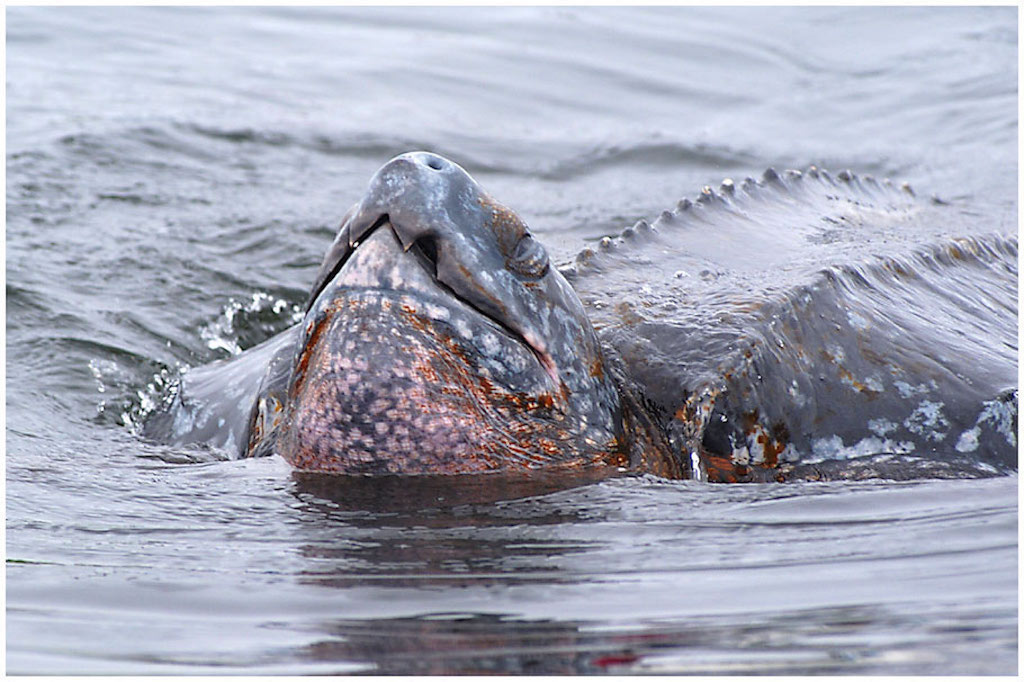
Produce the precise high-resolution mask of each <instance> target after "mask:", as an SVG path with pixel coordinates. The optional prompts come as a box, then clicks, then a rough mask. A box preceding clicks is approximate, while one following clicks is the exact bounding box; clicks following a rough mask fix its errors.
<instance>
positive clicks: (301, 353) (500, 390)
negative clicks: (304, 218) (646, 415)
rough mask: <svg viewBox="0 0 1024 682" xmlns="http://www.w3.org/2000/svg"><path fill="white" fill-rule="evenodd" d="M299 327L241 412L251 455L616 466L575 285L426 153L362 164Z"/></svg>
mask: <svg viewBox="0 0 1024 682" xmlns="http://www.w3.org/2000/svg"><path fill="white" fill-rule="evenodd" d="M300 329H301V332H300V333H299V335H298V342H297V345H296V347H295V349H294V354H293V356H292V361H291V371H290V376H289V378H288V381H287V389H286V391H285V392H284V394H283V395H281V396H280V397H278V398H276V399H274V402H273V409H268V408H267V407H266V403H264V406H263V408H262V410H261V409H259V408H258V409H256V410H254V414H253V422H254V423H253V427H252V428H251V433H250V444H249V449H248V450H249V453H250V454H252V453H255V452H257V451H259V450H263V451H266V450H267V449H268V448H269V447H271V446H272V448H273V451H274V452H276V453H277V454H279V455H281V456H282V457H284V458H285V459H286V460H287V461H288V462H290V463H291V464H292V465H293V466H295V467H296V468H297V469H299V470H305V471H320V472H333V473H359V474H394V473H401V474H424V473H434V474H438V473H440V474H458V473H479V472H488V471H517V470H519V471H521V470H530V469H537V468H541V467H544V468H548V469H552V468H566V469H577V468H582V467H590V466H602V467H608V466H609V465H612V466H613V467H614V466H625V465H626V464H628V462H629V456H628V452H627V446H626V441H625V437H624V433H623V415H622V406H621V403H620V398H619V394H618V392H617V390H616V387H615V386H614V384H613V382H612V380H611V378H610V377H609V376H608V375H607V373H606V372H605V371H604V358H603V357H602V353H601V349H600V346H599V344H598V341H597V338H596V336H595V333H594V330H593V327H592V326H591V324H590V322H589V321H588V319H587V316H586V314H585V313H584V311H583V308H582V306H581V304H580V302H579V299H578V298H577V296H576V294H575V292H574V291H573V290H572V288H571V286H570V285H569V284H568V283H567V282H566V280H565V279H564V278H563V277H562V275H561V274H560V273H559V272H558V270H557V269H555V268H554V267H552V266H551V264H550V263H549V260H548V255H547V253H546V252H545V250H544V247H543V246H541V244H540V243H539V242H537V241H536V240H534V239H533V237H532V236H531V234H530V231H529V229H528V228H527V226H526V224H525V223H524V222H523V221H522V220H521V219H520V218H519V216H517V215H516V214H515V213H514V212H513V211H511V210H510V209H508V208H506V207H505V206H502V205H501V204H499V203H497V202H496V201H495V200H494V199H492V198H491V197H490V196H489V195H487V194H486V193H485V192H484V191H483V190H482V189H481V188H480V187H479V186H478V185H477V184H476V182H474V181H473V179H472V178H470V177H469V175H468V174H467V173H466V172H465V171H464V170H463V169H462V168H461V167H459V166H458V165H456V164H454V163H452V162H450V161H448V160H446V159H443V158H441V157H439V156H436V155H433V154H428V153H424V152H414V153H409V154H403V155H402V156H399V157H397V158H395V159H393V160H392V161H390V162H389V163H388V164H386V165H385V166H384V167H383V168H381V169H380V171H378V172H377V174H376V175H375V176H374V177H373V179H372V180H371V181H370V185H369V188H368V190H367V192H366V194H365V196H364V197H363V199H362V201H360V203H359V204H357V205H356V206H355V207H354V208H353V209H352V210H351V211H349V214H348V215H347V216H346V218H345V221H344V223H343V225H342V227H341V230H340V232H339V234H338V237H337V239H336V240H335V242H334V244H333V245H332V246H331V248H330V249H329V250H328V252H327V255H326V256H325V258H324V262H323V264H322V266H321V268H320V271H319V273H318V275H317V277H316V280H315V284H314V286H313V289H312V293H311V295H310V300H309V302H308V310H307V312H306V315H305V318H304V320H303V322H302V324H301V326H300ZM613 470H614V469H613Z"/></svg>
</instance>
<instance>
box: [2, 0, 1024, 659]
mask: <svg viewBox="0 0 1024 682" xmlns="http://www.w3.org/2000/svg"><path fill="white" fill-rule="evenodd" d="M7 19H8V21H7V30H8V34H7V47H8V51H7V58H8V62H7V64H8V71H7V72H8V75H7V121H8V130H7V188H6V190H7V235H6V246H7V251H6V254H7V255H6V266H7V405H6V408H7V459H6V476H7V509H6V512H7V548H6V549H7V571H6V573H7V670H8V672H10V673H141V674H159V673H188V674H199V673H219V672H225V673H226V672H238V673H241V672H245V673H345V672H377V673H431V672H456V673H457V672H491V671H494V672H533V673H560V672H580V673H590V672H615V673H632V672H638V673H640V672H695V673H716V672H717V673H721V672H726V673H791V672H797V673H800V672H820V673H847V672H855V673H893V674H931V673H946V674H970V673H1001V674H1013V673H1015V672H1016V670H1017V581H1016V576H1017V484H1018V482H1017V476H1016V474H1014V475H1010V476H1002V477H995V478H989V479H978V480H954V481H928V480H926V481H916V482H887V481H865V482H848V483H817V484H812V483H802V484H792V485H734V486H722V485H708V484H702V483H697V482H667V481H661V480H658V479H655V478H651V477H631V478H621V479H615V480H608V481H604V482H600V483H596V484H590V485H581V486H579V487H575V488H572V489H568V490H561V491H552V490H550V489H549V488H545V487H544V485H543V484H542V483H541V484H539V488H537V489H521V488H516V489H514V490H510V491H509V495H508V498H506V499H497V500H495V499H491V497H489V496H488V495H484V494H482V493H481V490H479V489H478V488H476V487H474V485H472V484H466V485H459V486H456V485H451V484H444V483H438V482H436V481H433V482H431V481H426V482H421V483H417V484H412V483H409V484H408V485H403V484H399V485H395V484H384V483H381V484H373V485H370V484H367V485H364V486H358V485H355V486H352V485H350V486H347V487H339V486H332V485H325V484H324V483H323V481H318V480H316V479H301V478H297V477H295V476H293V475H292V474H291V472H290V471H289V470H288V468H287V466H286V465H285V464H284V463H283V462H282V461H280V460H279V459H277V458H268V459H264V460H253V461H220V460H221V459H222V458H221V457H220V456H219V455H218V454H217V453H216V452H210V451H204V450H201V449H193V450H184V449H178V450H176V449H173V448H167V447H161V446H157V445H152V444H146V443H143V442H142V441H140V440H139V439H138V438H137V437H136V436H135V435H134V433H133V426H134V425H135V423H136V422H137V420H138V418H139V415H140V414H142V413H143V412H145V410H146V409H147V408H148V407H149V406H150V405H151V402H152V401H154V400H156V399H158V397H159V395H160V394H161V390H162V385H163V384H165V383H166V382H167V381H169V380H170V379H171V378H172V377H173V376H175V375H176V374H177V373H178V372H179V371H180V370H181V369H183V368H185V367H190V366H191V367H194V366H198V365H201V364H204V363H206V362H209V361H211V360H214V359H217V358H221V357H228V356H229V355H231V354H232V353H235V352H238V351H239V350H240V349H244V348H247V347H250V346H252V345H254V344H255V343H258V342H259V341H261V340H262V339H265V338H267V337H268V336H269V335H271V334H273V333H275V332H276V331H278V330H280V329H283V328H285V327H286V326H288V325H289V324H290V323H291V322H292V321H293V318H294V315H295V313H296V311H297V307H296V306H298V305H300V304H301V303H302V301H303V300H304V298H305V295H306V292H307V288H308V286H309V284H310V282H311V280H312V277H313V275H314V273H315V270H316V267H317V265H318V264H319V262H320V258H321V256H322V253H323V251H324V249H325V248H326V247H327V245H328V244H329V243H330V241H331V239H332V238H333V235H334V231H335V229H336V228H337V223H338V221H339V220H340V218H341V216H342V214H343V213H344V211H345V210H346V209H347V207H348V206H349V205H351V203H352V202H354V201H355V200H357V199H358V197H359V196H360V194H361V192H362V190H363V188H364V187H365V185H366V182H367V180H368V178H369V177H370V175H371V174H372V173H373V171H374V170H376V168H377V167H379V166H380V165H381V164H382V163H383V162H385V161H386V160H387V159H389V158H390V157H392V156H393V155H395V154H398V153H401V152H404V151H408V150H411V149H429V150H432V151H435V152H438V153H441V154H444V155H446V156H448V157H450V158H452V159H453V160H455V161H457V162H458V163H460V164H461V165H463V166H464V167H465V168H466V169H467V170H469V172H470V173H472V174H473V175H474V177H476V178H477V180H478V181H479V182H480V183H481V184H482V185H483V186H484V187H486V188H487V189H488V190H489V191H490V192H491V193H492V194H493V195H494V196H496V197H499V198H500V199H501V200H502V201H503V202H505V203H507V204H508V205H509V206H512V207H514V208H515V209H516V210H517V211H518V212H520V214H521V215H522V216H523V217H524V218H525V219H526V220H527V221H528V222H529V223H530V224H531V226H532V227H533V229H534V230H535V232H537V233H538V235H539V237H540V238H541V239H542V240H543V241H544V242H545V243H546V244H548V245H549V247H550V249H551V251H552V253H553V255H555V256H556V260H561V259H566V258H569V257H570V256H571V255H572V254H573V253H574V252H575V251H576V250H578V249H579V248H580V247H581V246H583V245H584V244H587V243H592V242H593V241H595V240H597V239H599V238H600V237H602V236H605V235H608V234H612V233H616V232H618V231H619V230H621V229H622V228H623V227H624V226H626V225H628V224H632V223H633V222H634V221H636V220H637V219H638V218H651V217H653V216H656V215H658V213H659V212H660V211H661V210H663V209H665V208H670V207H672V206H674V205H675V203H676V201H678V200H679V199H680V198H681V197H683V196H689V197H693V196H694V195H695V194H696V192H697V191H698V190H699V188H700V187H701V186H703V185H705V184H716V183H718V182H720V181H721V179H722V178H724V177H735V178H742V177H744V176H747V175H753V176H756V175H758V174H760V172H761V171H762V170H763V169H764V168H766V167H768V166H775V167H777V168H785V167H796V168H800V167H806V166H807V165H809V164H816V165H818V166H821V167H825V168H832V169H843V168H852V169H854V170H856V171H858V172H861V173H871V174H874V175H876V176H879V177H892V178H896V179H901V180H907V181H909V182H910V183H911V184H912V185H913V186H914V187H915V188H916V189H917V190H918V191H919V192H921V193H924V194H926V195H930V194H935V195H937V196H939V197H940V198H944V199H947V200H955V201H958V202H960V204H961V205H965V206H968V207H969V209H970V210H971V211H972V212H973V213H974V215H976V217H977V229H978V232H979V233H981V232H990V233H1005V234H1013V233H1015V230H1016V221H1017V205H1016V188H1017V156H1016V153H1017V151H1016V150H1017V31H1016V26H1017V15H1016V10H1015V9H1013V8H996V9H982V8H974V9H958V8H943V9H929V8H920V9H889V8H886V9H877V10H876V9H848V8H806V9H803V8H802V9H767V8H765V9H760V8H744V9H731V10H709V9H697V8H682V9H676V8H664V9H644V10H639V9H612V8H608V9H588V8H526V9H518V8H502V9H487V10H480V9H472V8H451V9H445V10H436V9H429V10H426V9H424V10H420V9H409V8H393V9H387V10H367V9H357V8H352V9H285V8H261V9H243V8H237V9H167V8H145V9H136V8H60V9H49V8H11V9H9V10H8V13H7ZM969 333H979V332H969Z"/></svg>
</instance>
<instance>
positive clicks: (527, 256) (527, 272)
mask: <svg viewBox="0 0 1024 682" xmlns="http://www.w3.org/2000/svg"><path fill="white" fill-rule="evenodd" d="M505 264H506V266H507V267H508V268H509V269H510V270H512V271H513V272H515V273H518V274H520V275H522V276H523V277H531V278H534V279H538V278H540V277H543V276H544V274H545V273H546V272H547V271H548V252H547V251H546V250H545V249H544V245H543V244H541V243H540V242H539V241H537V240H536V239H534V238H533V236H532V235H531V234H530V233H529V232H527V233H525V234H524V235H523V236H522V237H521V238H520V239H519V241H518V242H516V246H515V248H514V249H512V255H511V256H509V257H508V258H507V259H506V260H505Z"/></svg>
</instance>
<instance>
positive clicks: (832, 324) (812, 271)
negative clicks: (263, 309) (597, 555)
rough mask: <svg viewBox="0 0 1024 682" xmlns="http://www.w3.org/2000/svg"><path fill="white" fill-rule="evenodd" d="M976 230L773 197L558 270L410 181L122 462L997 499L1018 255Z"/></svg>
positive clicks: (680, 214)
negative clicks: (272, 327) (282, 314)
mask: <svg viewBox="0 0 1024 682" xmlns="http://www.w3.org/2000/svg"><path fill="white" fill-rule="evenodd" d="M971 221H972V218H971V214H970V213H969V212H967V211H963V210H961V209H960V208H958V207H956V206H951V205H950V204H948V203H947V202H943V201H928V200H922V199H920V198H919V197H917V196H916V195H915V193H914V192H913V191H911V190H910V189H909V187H908V186H899V185H895V184H893V183H890V182H888V181H885V180H883V181H881V182H879V181H876V180H874V179H872V178H870V177H868V176H865V177H864V178H859V177H857V176H856V175H854V174H852V173H849V172H843V173H840V174H838V175H836V176H835V177H833V176H831V175H830V174H828V173H827V172H825V171H819V170H818V169H816V168H813V167H812V168H810V169H808V171H807V172H806V173H800V172H797V171H787V172H786V173H784V174H783V175H780V174H778V173H776V172H775V171H772V170H770V169H769V171H766V172H765V174H764V176H763V178H762V179H761V180H759V181H755V180H753V179H749V178H748V179H747V180H745V181H743V183H742V184H738V185H737V184H734V183H732V181H727V182H725V183H723V185H722V187H721V189H720V192H715V191H714V190H712V189H711V188H705V189H704V191H702V193H701V195H700V197H698V199H697V201H696V202H690V201H689V200H683V201H680V202H679V204H678V205H677V206H676V208H675V209H674V210H672V211H664V212H663V213H662V214H661V216H660V217H659V218H658V219H657V220H655V221H653V222H652V223H650V224H648V223H647V222H646V221H640V222H639V223H637V225H635V226H634V227H631V228H627V229H625V230H623V232H622V233H621V235H620V236H618V237H616V238H605V239H603V240H602V241H601V243H600V245H599V247H598V248H597V250H596V251H594V250H591V249H584V250H583V251H582V252H581V253H580V254H579V256H577V258H576V260H575V263H574V264H570V265H566V266H563V268H562V269H561V270H559V269H557V268H555V267H554V266H553V265H552V264H551V263H550V262H549V259H548V255H547V253H546V252H545V250H544V247H543V246H541V245H540V244H539V243H538V242H537V241H536V240H535V239H534V238H533V237H532V236H531V235H530V231H529V229H528V228H527V226H526V225H525V224H524V222H523V221H522V220H521V219H520V218H519V216H517V215H516V214H515V213H514V212H513V211H511V210H509V209H508V208H506V207H505V206H503V205H501V204H500V203H498V202H497V201H495V200H494V199H493V198H492V197H490V196H489V195H488V194H486V193H485V192H484V191H483V190H482V189H481V188H480V187H479V186H478V185H477V184H476V183H475V182H474V181H473V179H472V178H470V177H469V175H468V174H467V173H466V172H465V171H464V170H463V169H462V168H460V167H459V166H458V165H456V164H454V163H452V162H450V161H448V160H446V159H443V158H441V157H439V156H436V155H434V154H429V153H425V152H413V153H409V154H403V155H402V156H399V157H397V158H395V159H393V160H391V161H390V162H388V163H387V164H386V165H385V166H384V167H383V168H381V170H380V171H378V172H377V174H376V175H375V176H374V177H373V178H372V179H371V181H370V183H369V186H368V188H367V190H366V192H365V193H364V195H363V198H362V200H361V201H360V202H359V203H357V204H356V205H355V206H354V207H353V208H352V209H351V210H350V211H349V212H348V214H347V215H346V216H345V218H344V220H343V222H342V226H341V229H340V230H339V232H338V235H337V238H336V239H335V241H334V243H333V244H332V245H331V247H330V248H329V249H328V251H327V254H326V255H325V257H324V260H323V263H322V265H321V267H320V269H319V271H318V273H317V275H316V278H315V280H314V284H313V286H312V289H311V292H310V295H309V298H308V301H307V303H306V312H305V317H304V319H303V321H302V322H301V323H300V324H298V325H296V326H294V327H292V328H290V329H288V330H286V331H284V332H281V333H280V334H278V335H277V336H276V337H274V338H272V339H269V340H267V341H266V342H264V343H262V344H260V345H259V346H256V347H254V348H251V349H249V350H247V351H245V352H244V353H241V354H240V355H238V356H235V357H233V358H231V359H228V360H223V361H218V362H214V363H211V364H209V365H206V366H203V367H198V368H195V369H193V370H190V371H189V372H188V373H187V374H186V375H184V376H183V377H182V380H181V382H180V385H179V386H178V387H177V390H176V391H174V392H173V393H172V395H170V396H169V397H168V399H167V400H166V401H165V405H164V406H163V407H162V408H161V409H160V410H158V411H157V412H155V413H153V414H151V415H150V416H149V418H148V419H147V421H146V423H145V425H144V429H143V434H144V435H146V436H148V437H150V438H153V439H155V440H160V441H164V442H170V443H175V444H179V445H185V444H189V443H201V444H204V445H207V446H212V447H216V448H221V449H224V450H227V451H228V452H230V453H232V454H233V455H234V456H243V457H246V456H247V457H253V456H263V455H270V454H279V455H281V456H282V457H284V458H285V459H286V460H287V461H288V462H290V463H291V464H292V465H293V466H294V467H295V468H296V469H298V470H300V471H307V472H321V473H323V472H326V473H341V474H370V475H375V476H380V475H392V474H399V475H405V474H417V475H424V474H439V475H448V476H450V475H452V474H479V473H485V472H490V473H498V472H500V473H503V474H507V475H511V476H513V477H517V476H520V475H521V474H531V473H536V472H537V471H539V470H543V471H546V472H555V473H556V474H559V473H560V474H566V473H568V474H571V476H570V477H571V478H574V479H580V480H583V479H586V480H589V478H590V477H591V476H592V475H600V476H603V475H611V474H615V473H618V472H620V471H623V470H628V471H642V472H649V473H653V474H656V475H659V476H663V477H666V478H687V477H694V478H699V479H703V480H712V481H771V480H794V479H814V480H819V479H823V478H871V477H883V478H922V477H934V476H940V477H960V476H985V475H994V474H998V473H1005V472H1007V471H1015V470H1016V436H1015V434H1016V421H1017V389H1016V382H1015V377H1016V366H1017V361H1016V345H1015V339H1016V321H1017V319H1016V306H1015V299H1014V296H1013V292H1015V290H1016V263H1017V241H1016V237H1015V236H1013V235H1012V233H1011V234H1003V233H1001V232H1000V230H1002V227H1001V226H995V227H996V228H997V230H996V232H994V233H992V234H980V233H979V227H978V226H976V225H974V224H973V223H972V222H971ZM1011 224H1012V223H1011ZM581 300H582V303H581ZM592 322H593V324H594V325H597V329H599V335H598V334H597V333H595V327H594V326H592ZM965 327H968V328H977V329H981V330H984V333H979V334H974V335H964V334H962V333H960V330H961V329H962V328H965ZM581 476H582V478H581Z"/></svg>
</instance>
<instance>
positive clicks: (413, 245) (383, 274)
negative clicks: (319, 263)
mask: <svg viewBox="0 0 1024 682" xmlns="http://www.w3.org/2000/svg"><path fill="white" fill-rule="evenodd" d="M436 249H437V245H436V244H435V243H434V242H433V241H432V240H431V239H429V238H421V239H418V240H416V241H411V242H408V243H403V240H402V239H401V236H400V231H398V230H396V229H395V227H394V226H393V225H392V224H391V222H390V221H388V220H387V218H386V216H385V217H384V218H383V219H382V220H380V221H378V223H377V225H376V226H375V227H374V229H372V230H369V231H366V232H364V234H363V235H362V236H361V238H360V239H359V241H358V242H356V243H355V244H354V245H353V246H352V250H351V252H350V253H349V254H348V255H347V257H346V258H345V260H344V262H343V263H341V264H340V267H339V268H338V272H337V274H336V275H335V276H334V278H333V279H332V280H331V281H329V282H328V283H327V284H326V285H325V286H324V287H323V289H322V290H321V292H320V295H319V296H318V297H317V299H316V300H315V301H313V302H312V303H311V305H310V310H309V312H308V313H307V320H310V321H312V319H315V318H316V317H317V316H318V315H319V314H320V313H322V312H324V311H326V310H327V309H328V308H330V307H331V306H332V302H336V301H337V300H339V299H348V298H351V297H352V296H355V295H357V294H358V292H366V291H375V292H378V293H379V294H380V295H381V296H382V297H384V298H387V299H391V300H394V301H395V302H397V303H398V305H399V309H400V310H401V308H402V306H403V305H405V307H406V308H410V307H415V308H416V309H417V310H419V311H421V312H422V313H423V314H424V315H425V316H426V317H427V318H429V319H430V320H431V321H432V323H434V324H436V325H441V326H451V327H453V329H455V330H456V331H457V332H459V333H461V334H462V335H463V336H468V337H470V339H467V340H471V337H472V335H473V333H474V331H475V332H476V333H478V334H480V335H481V337H482V338H481V343H482V344H484V345H485V346H486V348H481V351H482V352H488V351H491V350H493V346H494V343H495V342H494V341H492V340H491V339H496V340H497V343H498V344H499V345H501V346H506V347H507V346H508V345H509V344H513V343H514V344H517V345H520V346H522V347H524V348H525V349H527V350H529V352H530V354H532V356H533V357H534V358H535V360H536V364H537V366H538V369H539V370H540V373H541V374H542V376H543V377H544V381H543V382H542V383H543V384H545V386H544V388H545V390H549V391H550V390H553V389H557V387H558V386H559V380H558V373H557V368H556V366H555V362H554V360H553V359H552V358H551V356H550V354H549V353H548V352H547V349H546V347H545V345H544V343H543V340H542V339H540V338H539V337H537V336H536V334H535V333H534V332H533V331H531V330H529V329H528V330H527V331H526V332H525V334H524V333H522V332H520V331H518V330H517V329H516V328H515V327H514V326H512V325H510V324H508V323H507V322H506V321H504V320H501V319H496V318H495V317H494V316H493V315H491V314H488V312H486V311H482V310H480V309H479V308H477V307H476V306H474V305H473V303H472V302H469V301H465V300H463V299H462V298H461V297H460V296H459V295H458V294H457V293H456V292H454V291H453V290H452V289H451V288H450V287H449V286H447V285H446V284H444V283H443V282H441V281H440V280H439V279H438V276H437V252H436ZM487 332H490V333H489V334H488V333H487Z"/></svg>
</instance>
